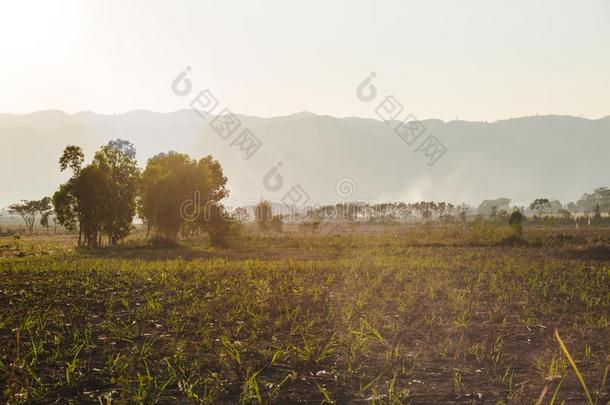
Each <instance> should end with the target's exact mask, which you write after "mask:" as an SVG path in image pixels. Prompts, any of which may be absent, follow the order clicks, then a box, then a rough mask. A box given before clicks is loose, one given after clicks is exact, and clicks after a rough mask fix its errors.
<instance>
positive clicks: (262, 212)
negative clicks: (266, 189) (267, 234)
mask: <svg viewBox="0 0 610 405" xmlns="http://www.w3.org/2000/svg"><path fill="white" fill-rule="evenodd" d="M271 211H272V210H271V203H269V201H265V200H261V201H260V202H259V203H258V204H256V208H255V209H254V213H255V218H256V223H257V224H258V226H259V228H260V229H261V230H263V231H266V230H267V229H269V223H270V222H271V218H272V216H273V213H272V212H271Z"/></svg>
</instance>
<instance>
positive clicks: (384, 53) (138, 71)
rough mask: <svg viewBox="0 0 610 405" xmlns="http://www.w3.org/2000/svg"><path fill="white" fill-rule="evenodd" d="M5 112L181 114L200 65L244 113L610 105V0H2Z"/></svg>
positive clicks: (479, 112) (205, 84)
mask: <svg viewBox="0 0 610 405" xmlns="http://www.w3.org/2000/svg"><path fill="white" fill-rule="evenodd" d="M0 55H1V56H0V61H1V62H0V89H2V91H1V92H0V112H10V113H25V112H31V111H36V110H43V109H62V110H65V111H67V112H70V113H74V112H77V111H82V110H91V111H95V112H99V113H120V112H125V111H128V110H132V109H150V110H155V111H172V110H176V109H180V108H187V107H188V104H189V101H188V100H187V99H186V98H179V97H177V96H175V95H174V94H173V93H172V92H171V91H170V83H171V81H172V80H173V78H174V77H175V76H176V75H177V74H178V73H179V72H180V71H181V70H183V69H184V68H185V67H186V66H191V67H192V72H191V74H190V77H191V79H192V82H193V85H194V87H195V88H196V89H199V88H200V89H203V88H210V89H211V90H212V91H213V92H214V93H215V94H216V96H217V97H218V98H219V99H220V100H221V102H222V104H224V105H226V106H228V107H229V108H230V109H231V110H233V111H235V112H240V113H244V114H252V115H261V116H274V115H285V114H290V113H293V112H297V111H301V110H310V111H313V112H317V113H323V114H330V115H335V116H349V115H357V116H365V117H366V116H369V117H372V116H374V112H373V107H372V106H371V105H369V104H364V103H362V102H360V101H359V100H358V99H357V98H356V96H355V88H356V86H357V85H358V84H359V83H360V81H361V80H362V79H363V78H364V77H365V76H367V75H368V74H369V73H370V72H373V71H374V72H376V73H377V77H376V79H375V85H376V86H377V88H378V90H379V92H380V93H381V94H394V95H395V96H396V97H397V99H398V100H400V102H402V103H403V104H404V105H405V108H406V109H407V110H408V111H409V112H411V113H413V114H415V115H416V116H417V117H418V118H432V117H437V118H441V119H445V120H447V119H454V118H455V117H456V116H457V115H459V117H460V118H461V119H467V120H496V119H498V118H508V117H514V116H522V115H533V114H551V113H553V114H571V115H583V116H586V117H592V118H599V117H602V116H606V115H609V114H610V100H609V95H610V74H609V72H610V1H608V0H580V1H559V0H548V1H533V0H528V1H525V0H524V1H499V0H498V1H490V0H479V1H474V0H471V1H454V0H447V1H423V0H418V1H404V0H402V1H398V0H397V1H379V0H378V1H354V0H341V1H328V0H320V1H318V0H307V1H286V0H283V1H282V0H277V1H252V0H249V1H245V0H244V1H201V0H197V1H172V2H169V1H165V2H161V1H151V0H146V1H48V0H46V1H38V2H30V1H23V0H19V1H17V0H13V1H4V0H3V1H1V2H0Z"/></svg>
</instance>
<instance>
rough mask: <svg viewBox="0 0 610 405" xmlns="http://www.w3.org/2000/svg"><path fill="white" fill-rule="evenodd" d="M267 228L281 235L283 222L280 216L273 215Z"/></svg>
mask: <svg viewBox="0 0 610 405" xmlns="http://www.w3.org/2000/svg"><path fill="white" fill-rule="evenodd" d="M269 226H270V227H271V229H272V230H273V231H274V232H278V233H281V232H282V230H283V229H284V221H283V220H282V216H281V215H274V216H273V217H272V218H271V221H270V222H269Z"/></svg>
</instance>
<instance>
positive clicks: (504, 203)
mask: <svg viewBox="0 0 610 405" xmlns="http://www.w3.org/2000/svg"><path fill="white" fill-rule="evenodd" d="M509 204H510V198H505V197H499V198H496V199H494V200H483V201H482V202H481V204H479V207H478V208H477V211H478V213H479V214H481V215H490V214H491V213H492V211H494V210H495V212H497V211H498V210H501V209H504V210H506V209H508V205H509ZM494 207H495V209H494Z"/></svg>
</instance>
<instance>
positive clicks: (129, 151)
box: [93, 139, 140, 244]
mask: <svg viewBox="0 0 610 405" xmlns="http://www.w3.org/2000/svg"><path fill="white" fill-rule="evenodd" d="M93 165H95V166H97V167H99V168H100V169H101V170H102V171H104V173H105V174H106V176H107V178H108V183H107V186H108V190H107V192H106V194H105V195H104V197H105V199H104V203H103V208H102V209H103V211H104V214H103V215H104V216H103V223H102V228H103V231H104V233H105V234H106V235H108V239H109V242H110V243H111V244H115V243H117V242H118V241H119V240H121V239H123V238H124V237H126V236H127V235H129V233H130V232H131V230H132V229H133V225H132V222H133V218H134V216H135V214H136V196H137V193H138V186H139V179H140V169H139V168H138V166H137V162H136V151H135V148H134V147H133V145H132V144H131V143H130V142H128V141H123V140H121V139H117V140H115V141H110V142H109V143H108V144H107V145H104V146H102V148H101V149H100V150H99V151H98V152H97V153H96V154H95V157H94V159H93Z"/></svg>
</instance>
